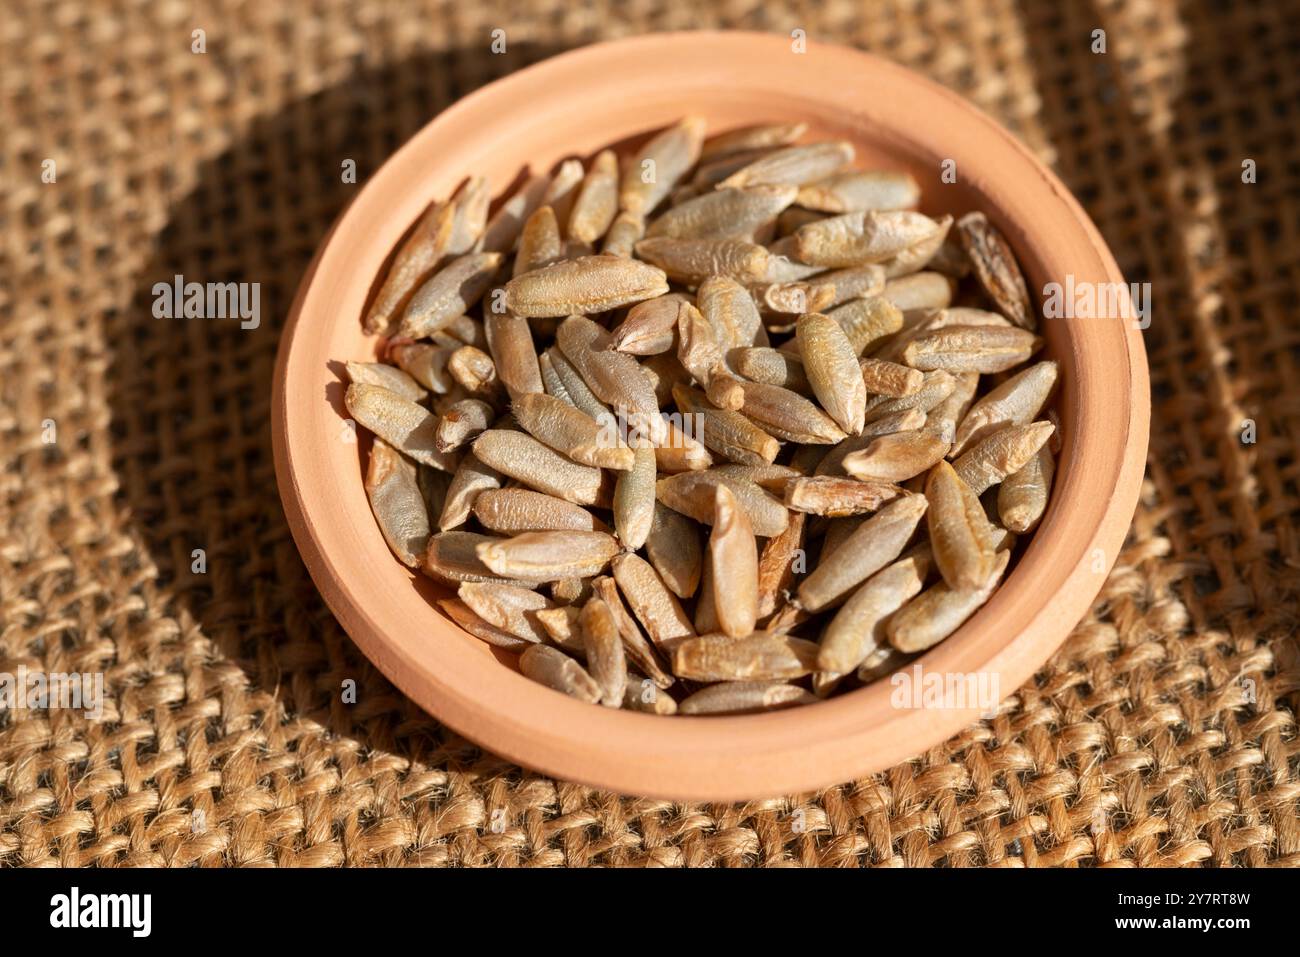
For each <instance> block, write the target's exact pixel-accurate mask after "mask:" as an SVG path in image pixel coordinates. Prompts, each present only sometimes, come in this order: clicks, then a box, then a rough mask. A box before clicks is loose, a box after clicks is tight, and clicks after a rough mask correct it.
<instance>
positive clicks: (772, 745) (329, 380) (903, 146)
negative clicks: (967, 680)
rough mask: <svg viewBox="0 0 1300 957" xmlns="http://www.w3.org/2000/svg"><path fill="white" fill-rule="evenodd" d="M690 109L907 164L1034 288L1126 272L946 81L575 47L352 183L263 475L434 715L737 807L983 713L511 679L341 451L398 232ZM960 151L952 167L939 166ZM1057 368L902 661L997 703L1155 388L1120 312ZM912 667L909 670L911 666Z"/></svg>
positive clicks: (871, 695) (377, 653)
mask: <svg viewBox="0 0 1300 957" xmlns="http://www.w3.org/2000/svg"><path fill="white" fill-rule="evenodd" d="M687 113H697V114H702V115H703V116H704V117H706V118H707V119H708V121H709V127H710V131H711V132H717V131H720V130H723V129H727V128H733V127H737V126H743V125H747V124H750V123H756V122H764V121H784V120H796V119H797V120H804V121H807V122H808V123H809V124H810V127H811V129H810V133H809V138H824V137H843V138H846V139H849V140H851V141H852V142H853V143H854V144H855V145H856V146H857V147H858V150H859V160H860V162H861V163H862V164H863V165H881V166H890V167H898V168H907V169H910V170H912V172H913V173H914V175H915V176H916V178H917V179H918V180H919V181H920V182H921V183H922V184H924V185H923V188H924V198H923V200H922V204H921V208H922V209H924V210H925V211H927V212H930V213H935V212H952V213H958V214H960V213H963V212H967V211H969V210H973V209H980V210H984V211H985V212H986V213H987V214H988V215H989V217H990V219H991V220H992V221H993V222H994V223H995V224H996V225H997V226H999V227H1000V228H1001V229H1002V230H1003V231H1004V233H1005V234H1006V236H1007V237H1008V239H1009V240H1010V242H1011V244H1012V245H1013V246H1014V248H1015V250H1016V252H1017V254H1018V255H1019V257H1020V259H1021V262H1022V263H1023V266H1024V269H1025V273H1026V276H1027V278H1028V281H1029V286H1030V288H1031V290H1041V289H1042V288H1043V285H1044V283H1046V282H1049V281H1059V282H1064V281H1065V277H1066V276H1067V275H1072V276H1073V277H1074V281H1075V282H1076V283H1080V282H1122V281H1123V278H1122V276H1121V275H1120V272H1119V269H1118V267H1117V266H1116V264H1115V261H1114V259H1113V257H1112V256H1111V254H1110V252H1109V251H1108V250H1107V248H1106V246H1105V244H1104V242H1103V241H1102V239H1101V237H1100V236H1099V235H1098V233H1097V230H1096V228H1095V227H1094V226H1093V225H1092V223H1091V222H1090V221H1089V220H1088V218H1087V216H1086V215H1085V214H1084V212H1083V211H1082V210H1081V209H1080V207H1079V205H1078V203H1076V202H1075V200H1074V199H1073V198H1072V197H1071V196H1070V194H1069V192H1068V191H1067V190H1066V189H1065V187H1064V186H1063V185H1062V184H1061V182H1060V181H1059V180H1058V179H1057V178H1056V177H1055V176H1054V175H1052V173H1051V172H1049V171H1048V170H1047V169H1046V168H1045V167H1044V166H1043V165H1042V164H1041V163H1039V162H1038V161H1037V160H1036V159H1035V158H1034V157H1033V155H1032V154H1031V153H1030V152H1029V150H1028V149H1026V148H1025V147H1024V146H1023V145H1021V144H1020V143H1019V142H1017V141H1016V140H1015V139H1014V138H1013V137H1012V136H1011V135H1010V134H1009V133H1007V132H1006V131H1005V130H1004V129H1002V128H1001V127H1000V126H998V125H997V124H995V123H994V122H993V121H992V120H990V119H989V118H988V117H987V116H985V115H984V114H983V113H981V112H980V111H979V110H977V109H976V108H975V107H973V106H972V105H971V104H969V103H968V102H966V101H965V100H963V99H962V98H960V97H959V96H957V95H956V94H954V93H951V92H949V91H948V90H946V89H944V88H942V87H940V86H938V85H936V84H934V83H932V82H930V81H928V80H926V79H923V78H922V77H920V76H918V75H916V74H914V73H911V72H909V71H908V70H905V69H903V68H901V67H899V66H895V65H894V64H892V63H889V62H887V61H884V60H879V59H876V58H874V57H870V56H866V55H864V54H862V53H858V52H855V51H852V50H848V49H844V48H840V47H835V46H823V45H819V44H809V45H808V49H807V52H806V53H802V54H798V53H794V52H792V50H791V44H790V41H789V40H788V39H787V38H784V37H781V36H767V35H759V34H746V33H681V34H666V35H656V36H647V37H639V38H636V39H630V40H622V41H618V42H614V43H605V44H599V45H596V46H590V47H586V48H583V49H580V50H577V51H574V52H572V53H567V54H564V55H562V56H558V57H555V58H554V59H551V60H548V61H546V62H544V63H541V64H539V65H537V66H534V67H531V68H529V69H526V70H522V71H520V72H518V73H515V74H513V75H511V76H509V77H506V78H505V79H502V80H499V81H498V82H496V83H493V84H492V85H490V86H488V87H485V88H484V89H482V90H479V91H478V92H476V93H474V94H473V95H471V96H468V97H466V98H465V99H464V100H462V101H460V102H459V103H457V104H456V105H455V106H453V107H451V108H450V109H448V110H447V111H445V112H444V113H442V114H441V115H440V116H438V117H437V118H436V119H435V120H434V121H433V122H431V123H430V124H429V125H428V126H426V127H425V128H424V129H423V130H421V131H420V132H419V133H418V134H417V135H416V136H415V137H414V138H413V139H412V140H411V141H410V142H409V143H407V144H406V145H405V146H404V147H402V149H400V150H399V151H398V152H397V153H396V154H395V155H394V156H393V157H392V159H390V160H389V161H388V162H387V163H386V164H385V165H384V166H383V168H382V169H380V170H379V172H378V173H376V174H375V176H374V177H373V178H372V179H371V181H370V182H369V183H368V184H366V185H365V187H364V188H363V189H362V190H361V192H360V194H359V195H358V196H357V198H356V200H355V201H354V202H353V203H352V205H351V206H350V208H349V209H348V210H347V211H346V212H345V213H344V214H343V215H342V217H341V218H340V219H339V221H338V222H337V223H336V224H335V226H334V228H333V230H332V231H331V233H330V234H329V236H328V237H327V238H326V239H325V241H324V243H323V244H322V246H321V248H320V250H319V251H318V252H317V255H316V258H315V261H314V262H313V263H312V265H311V267H310V268H309V269H308V271H307V274H306V275H305V276H304V278H303V280H302V285H301V287H300V289H299V291H298V295H297V299H296V301H295V303H294V306H293V310H292V314H291V316H290V318H289V321H288V325H287V327H286V329H285V331H284V337H283V340H282V342H281V347H280V355H279V363H278V368H277V372H276V379H275V393H274V410H275V414H274V438H275V458H276V473H277V476H278V479H279V486H280V494H281V496H282V497H283V500H284V507H285V511H286V513H287V515H288V518H289V523H290V526H291V528H292V530H293V535H294V538H295V540H296V542H297V544H298V547H299V549H301V552H302V556H303V559H304V560H305V561H306V563H307V567H308V569H309V570H310V572H311V575H312V577H313V578H314V579H315V582H316V584H317V586H318V587H319V588H320V590H321V593H322V594H323V595H324V597H325V600H326V601H327V602H328V603H329V605H330V607H331V608H332V609H333V611H334V613H335V615H337V616H338V619H339V621H340V622H341V623H342V625H343V627H344V628H345V629H346V630H347V632H348V633H349V634H350V635H351V636H352V638H353V639H354V640H355V641H356V642H357V644H358V645H360V646H361V648H362V650H363V651H364V652H365V653H366V655H367V656H369V658H370V659H371V660H372V661H373V662H374V663H375V664H376V665H377V666H378V667H379V668H380V669H381V670H382V671H383V672H384V674H386V675H387V676H388V677H389V678H390V679H391V680H392V681H393V682H394V683H395V684H396V685H397V686H398V687H399V688H401V689H402V690H403V691H404V692H405V693H406V694H408V695H410V697H411V698H413V699H414V700H415V701H416V702H417V703H419V704H420V705H421V706H422V707H423V708H425V709H426V710H427V711H428V712H429V713H430V714H432V715H434V716H435V717H437V718H438V719H439V720H441V721H443V722H445V723H446V724H447V725H449V726H450V727H451V728H453V729H455V730H456V731H458V732H460V733H461V734H463V735H464V736H465V737H467V738H469V739H470V740H472V741H474V742H477V743H478V744H481V745H482V746H483V747H485V748H487V749H490V750H491V751H493V752H495V753H497V754H500V755H502V756H504V757H506V758H509V759H510V760H512V761H515V762H517V763H519V764H521V765H524V766H526V767H530V768H535V769H537V770H539V771H543V772H545V773H548V774H551V775H555V776H557V777H560V778H566V779H569V780H573V781H579V782H582V783H585V784H589V785H594V786H598V787H602V788H609V789H612V790H615V791H620V792H623V793H629V794H641V795H652V796H659V797H667V798H673V799H683V800H684V799H707V800H742V799H751V798H756V797H761V796H770V795H777V794H788V793H794V792H801V791H807V790H811V789H814V788H817V787H819V786H824V785H829V784H833V783H837V782H841V781H845V780H848V779H850V778H853V777H856V776H859V775H862V774H864V773H867V772H871V771H876V770H880V769H883V768H887V767H889V766H891V765H893V764H895V763H897V762H899V761H903V760H906V759H908V758H911V757H914V756H916V755H917V754H919V753H920V752H922V751H924V750H925V749H927V748H930V747H932V746H934V745H936V744H938V743H940V742H942V741H943V740H944V739H945V738H947V737H948V736H949V735H951V734H953V733H955V732H957V731H959V730H960V729H961V728H963V727H965V726H966V725H967V724H969V723H970V722H971V721H973V720H976V719H977V718H978V717H979V711H980V710H984V709H982V708H981V709H976V708H975V707H973V706H972V707H970V708H965V709H953V708H948V709H936V708H914V707H896V706H895V703H891V692H893V691H894V690H895V687H894V686H893V685H891V683H890V682H889V680H884V681H879V682H877V683H875V684H873V685H870V686H868V687H865V688H862V689H860V690H856V691H852V692H850V693H847V694H844V695H842V696H839V697H835V698H831V699H830V700H828V701H825V702H821V703H818V704H814V705H809V706H804V707H799V708H794V709H791V710H787V711H781V712H775V713H769V714H761V715H746V716H736V717H672V718H664V717H658V716H653V715H645V714H636V713H632V712H627V711H617V710H611V709H606V708H600V707H596V706H592V705H587V704H582V703H580V702H577V701H574V700H571V699H568V698H566V697H564V696H563V695H560V694H557V693H556V692H554V691H551V690H549V689H547V688H544V687H542V686H540V685H537V684H534V683H532V682H531V681H529V680H528V679H526V678H524V677H523V676H522V675H520V674H519V673H518V672H517V670H515V668H514V667H513V664H512V660H511V659H512V658H513V656H512V655H507V654H502V653H500V652H494V650H493V649H491V648H489V647H488V646H487V645H485V644H483V643H482V642H480V641H478V640H476V639H474V638H472V637H470V636H469V635H467V634H465V633H464V632H462V631H461V630H460V629H458V628H457V627H456V626H455V625H453V624H451V623H450V622H449V621H448V620H447V619H445V618H444V617H442V615H441V614H440V613H439V612H438V611H437V609H436V606H435V605H434V599H436V598H437V597H438V596H439V594H442V593H444V592H442V591H441V589H439V587H438V586H436V585H434V584H433V583H432V582H431V581H429V580H427V579H425V578H423V577H422V576H419V575H415V574H413V573H411V572H410V571H409V570H407V569H406V568H405V567H403V566H402V565H401V564H400V563H399V562H397V561H396V560H395V559H394V558H393V557H392V555H391V554H390V553H389V551H388V548H387V547H386V546H385V544H384V540H383V538H382V537H381V535H380V533H379V529H378V528H377V527H376V525H375V522H374V519H373V518H372V516H371V513H370V508H369V506H368V503H367V501H366V496H365V492H364V490H363V488H362V474H363V473H362V465H363V455H364V449H365V446H364V443H355V442H353V443H349V442H346V441H344V440H343V437H344V436H343V428H344V426H343V419H345V418H346V414H345V412H344V410H343V406H342V391H343V390H342V387H341V386H340V384H339V374H338V371H337V370H338V360H344V359H372V358H373V357H374V356H375V354H376V345H377V343H376V341H375V340H374V339H373V338H370V337H367V336H366V335H364V334H363V333H362V331H361V321H360V317H361V314H362V311H363V308H364V305H365V303H366V300H367V296H368V294H369V293H370V290H371V288H372V284H373V283H374V282H375V280H376V277H377V276H378V275H379V273H380V270H381V268H382V267H383V265H384V262H385V259H386V257H388V255H389V254H390V253H391V251H392V250H393V249H394V247H395V246H396V244H397V242H398V240H399V238H400V237H401V236H402V234H403V233H404V231H405V230H406V229H407V228H408V227H409V226H410V225H411V224H412V223H413V222H414V221H415V220H416V218H417V217H418V215H419V214H420V212H421V211H422V210H423V209H424V207H425V206H426V205H427V204H428V203H429V202H430V201H431V200H433V199H435V198H440V197H445V196H447V195H448V194H449V193H450V192H451V191H452V190H453V188H454V187H456V185H457V184H458V183H459V182H460V181H461V180H462V178H463V177H464V176H466V175H467V174H468V173H470V172H471V171H473V172H478V173H482V174H484V175H486V176H488V177H489V182H490V184H491V186H492V188H493V190H494V191H495V192H504V191H505V189H506V188H507V186H508V185H509V184H511V183H512V182H513V181H515V179H516V177H517V176H518V174H519V173H520V171H521V169H522V168H523V167H524V166H526V165H529V164H531V165H532V166H533V167H534V168H535V169H536V168H550V167H551V166H552V165H553V164H554V163H556V162H557V161H558V160H560V159H562V158H564V157H567V156H570V155H579V156H589V155H591V154H593V153H595V152H596V151H597V150H598V149H600V148H601V147H603V146H606V145H609V144H612V143H620V142H623V141H626V140H628V139H630V138H636V137H639V136H643V135H644V134H646V133H647V132H648V131H651V130H653V129H655V128H658V127H662V126H664V125H666V124H668V123H670V122H672V121H675V120H677V119H678V118H680V117H681V116H683V115H685V114H687ZM946 159H951V160H954V161H955V162H956V173H957V181H956V183H953V184H944V183H942V182H941V180H940V176H939V174H940V169H941V164H942V163H943V161H944V160H946ZM1043 325H1044V330H1043V332H1044V335H1045V337H1046V339H1047V353H1048V355H1050V356H1051V357H1052V358H1054V359H1056V360H1057V361H1059V362H1060V364H1061V380H1062V388H1061V394H1060V398H1059V399H1058V401H1057V409H1058V411H1059V413H1060V416H1061V422H1060V425H1061V429H1060V432H1061V439H1062V442H1063V448H1062V451H1061V455H1060V464H1059V468H1058V473H1057V474H1058V478H1057V483H1056V488H1055V489H1054V492H1053V496H1052V502H1051V505H1050V507H1049V510H1048V512H1047V514H1046V516H1045V518H1044V520H1043V523H1042V525H1041V526H1040V528H1039V529H1038V531H1037V533H1036V534H1035V535H1034V536H1033V538H1032V541H1031V542H1030V543H1029V545H1028V547H1027V548H1026V549H1025V550H1024V552H1023V554H1022V555H1021V556H1020V557H1019V560H1018V562H1017V563H1016V565H1015V566H1014V568H1013V570H1012V572H1011V573H1010V575H1009V576H1008V578H1007V579H1006V581H1005V582H1004V584H1003V585H1002V587H1001V589H1000V590H999V591H998V592H997V593H996V595H995V596H994V597H993V599H992V600H991V601H990V602H989V603H988V605H987V606H985V607H984V608H983V609H982V610H981V611H980V612H979V613H978V614H977V615H975V616H974V617H973V618H972V619H971V620H970V621H969V622H967V623H966V625H965V626H964V627H963V628H961V630H960V631H958V632H957V633H956V634H954V635H953V636H952V637H950V638H949V639H948V640H947V641H945V642H944V643H942V644H941V645H939V646H938V647H936V648H935V649H933V650H932V651H931V652H930V653H928V654H926V655H925V656H923V657H922V658H921V659H919V663H920V665H921V667H922V669H923V673H926V674H930V673H938V674H940V675H967V674H978V673H984V674H986V675H991V676H995V677H996V680H997V682H998V687H999V689H1000V692H1001V694H1002V695H1003V696H1005V695H1008V694H1011V693H1013V692H1014V691H1015V689H1016V688H1017V687H1018V686H1019V685H1020V684H1021V683H1022V682H1023V681H1024V680H1026V679H1027V678H1029V677H1030V675H1031V674H1032V673H1033V671H1034V670H1035V669H1036V668H1037V667H1038V666H1039V665H1041V664H1042V663H1043V662H1044V661H1045V660H1046V659H1047V657H1048V656H1049V655H1050V654H1051V652H1052V651H1053V650H1055V649H1056V648H1057V646H1059V645H1060V643H1061V642H1062V641H1063V640H1064V638H1065V637H1066V635H1067V634H1068V633H1069V631H1070V630H1071V628H1072V627H1073V626H1074V625H1075V624H1076V623H1077V622H1078V621H1079V619H1080V618H1081V617H1082V616H1083V615H1084V613H1085V612H1086V610H1087V608H1088V606H1089V604H1090V603H1091V602H1092V600H1093V599H1094V597H1095V596H1096V595H1097V592H1098V590H1099V589H1100V587H1101V585H1102V583H1103V581H1104V580H1105V578H1106V573H1107V572H1108V571H1109V569H1110V567H1111V565H1112V564H1113V562H1114V560H1115V558H1116V555H1117V554H1118V552H1119V549H1120V545H1121V543H1122V541H1123V538H1124V534H1125V531H1126V529H1127V527H1128V524H1129V521H1130V519H1131V518H1132V515H1133V510H1134V507H1135V505H1136V502H1137V497H1138V487H1139V482H1140V480H1141V477H1142V471H1143V462H1144V459H1145V455H1146V447H1147V430H1148V418H1149V411H1150V399H1149V395H1148V384H1147V370H1146V357H1145V353H1144V351H1143V346H1142V339H1141V335H1140V333H1139V332H1138V330H1137V329H1135V328H1134V324H1133V322H1131V321H1126V320H1121V319H1118V318H1116V319H1092V320H1047V321H1045V322H1044V324H1043ZM914 674H915V673H914V672H913V675H914Z"/></svg>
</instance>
